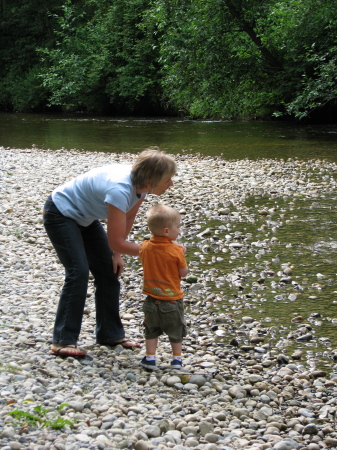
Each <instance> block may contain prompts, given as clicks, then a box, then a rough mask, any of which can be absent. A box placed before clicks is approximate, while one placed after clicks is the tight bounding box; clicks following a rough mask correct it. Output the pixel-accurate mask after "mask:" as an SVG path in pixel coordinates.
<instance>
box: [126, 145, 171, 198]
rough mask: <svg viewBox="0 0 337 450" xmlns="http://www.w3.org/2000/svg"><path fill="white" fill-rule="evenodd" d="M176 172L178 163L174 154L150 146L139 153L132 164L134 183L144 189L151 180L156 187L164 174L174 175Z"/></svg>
mask: <svg viewBox="0 0 337 450" xmlns="http://www.w3.org/2000/svg"><path fill="white" fill-rule="evenodd" d="M176 172H177V164H176V162H175V160H174V158H173V157H172V156H169V155H167V154H166V153H164V152H162V151H161V150H157V149H153V148H148V149H146V150H144V151H142V152H141V153H140V154H139V155H138V157H137V159H136V161H135V163H134V164H133V166H132V169H131V179H132V184H133V185H134V186H137V187H139V188H140V189H143V188H145V187H147V182H148V181H150V182H151V185H152V187H156V186H157V185H158V184H159V183H160V181H161V180H162V179H163V178H164V176H166V175H167V176H168V177H172V176H173V175H174V174H175V173H176Z"/></svg>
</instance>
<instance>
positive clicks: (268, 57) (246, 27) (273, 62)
mask: <svg viewBox="0 0 337 450" xmlns="http://www.w3.org/2000/svg"><path fill="white" fill-rule="evenodd" d="M224 2H225V4H226V5H227V8H228V11H229V12H230V13H231V15H232V16H233V17H234V18H235V19H236V20H237V21H238V22H239V24H240V25H241V27H242V29H243V31H245V32H246V33H247V34H248V36H249V37H250V38H251V40H252V41H253V42H254V44H255V45H256V46H257V47H258V49H259V50H260V52H261V54H262V56H263V58H264V59H265V61H266V62H267V64H268V66H269V67H270V68H271V69H273V70H283V66H282V64H281V63H280V62H279V61H278V60H277V59H276V58H275V57H274V56H273V55H272V53H271V52H270V51H269V50H268V49H267V48H266V47H265V46H264V45H263V43H262V41H261V39H260V38H259V36H257V34H256V33H255V30H254V28H253V26H252V25H250V24H249V23H248V22H247V21H246V20H245V19H244V18H243V15H242V13H241V11H238V10H237V9H236V7H235V6H234V5H233V3H232V2H231V0H224Z"/></svg>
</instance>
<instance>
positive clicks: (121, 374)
mask: <svg viewBox="0 0 337 450" xmlns="http://www.w3.org/2000/svg"><path fill="white" fill-rule="evenodd" d="M0 159H1V165H0V171H1V174H0V177H1V178H0V183H1V220H0V250H1V254H0V271H1V280H0V294H1V296H0V311H1V316H0V343H1V347H0V405H1V410H0V440H1V445H2V446H1V449H2V450H7V449H13V450H14V449H30V450H33V449H34V450H37V449H41V450H42V449H45V450H48V449H58V450H63V449H66V450H78V449H87V448H89V449H118V448H135V449H137V450H147V449H165V448H173V449H176V450H184V449H207V450H217V449H223V450H232V449H254V450H262V449H268V448H271V449H275V450H288V449H307V450H318V449H321V448H337V430H336V423H335V420H336V411H337V405H336V403H337V396H336V394H337V384H336V380H337V375H335V372H334V364H335V363H334V358H335V352H334V349H333V347H331V346H330V347H329V346H327V349H328V353H329V357H330V359H331V367H330V370H329V371H325V370H322V369H320V368H317V367H316V366H315V365H310V364H306V363H305V361H303V360H302V354H303V351H302V350H301V348H295V349H292V351H291V352H287V351H285V350H284V348H285V345H284V344H285V341H290V340H291V342H298V343H301V342H302V343H303V342H309V341H310V340H312V339H315V330H314V327H315V320H317V318H315V317H312V316H310V314H308V315H307V316H305V317H301V316H298V317H293V318H292V323H293V324H295V328H294V330H292V331H291V333H289V335H288V336H287V339H283V340H282V344H283V345H282V346H281V345H279V344H280V342H281V340H280V338H279V336H280V330H279V329H277V328H276V327H268V326H267V323H266V322H262V321H260V320H257V319H256V317H255V318H254V317H251V316H249V315H242V314H240V308H239V307H238V309H236V310H235V309H231V310H230V309H228V310H227V309H226V308H225V307H224V305H226V304H227V303H226V302H227V301H229V302H230V301H232V299H231V298H229V297H228V296H226V292H228V291H233V290H234V291H235V296H234V297H233V298H235V299H236V301H237V304H238V305H239V306H240V303H242V302H243V301H245V302H247V301H249V300H250V299H252V297H254V295H255V294H256V297H257V298H261V295H260V293H262V292H263V289H264V288H265V286H266V285H267V283H272V288H273V292H274V294H275V296H278V295H279V296H281V297H282V296H286V298H289V296H295V298H296V295H298V292H299V291H300V290H301V289H302V286H301V284H300V283H299V282H296V280H294V279H293V278H292V267H291V265H289V264H285V265H283V266H282V265H281V266H280V267H278V268H277V269H275V268H274V267H273V266H272V264H271V263H270V264H269V262H268V261H267V262H266V261H260V259H261V257H262V258H264V259H265V260H268V258H267V257H266V256H265V255H266V254H267V252H268V249H269V248H270V247H272V246H274V245H277V242H278V241H277V237H276V235H275V236H273V235H272V234H270V235H269V236H267V237H266V239H264V240H263V241H261V240H259V241H254V236H253V233H252V232H251V231H250V232H247V233H242V232H238V231H236V228H235V224H236V223H240V221H243V220H245V221H247V222H249V223H251V226H252V229H253V230H254V227H255V226H256V227H257V226H259V227H260V226H261V224H260V223H258V221H257V220H256V217H258V216H260V217H261V216H263V217H266V219H267V220H266V221H265V223H264V224H263V226H264V227H266V230H273V229H274V230H277V228H278V227H280V226H281V222H280V221H281V220H282V217H281V216H280V218H279V219H277V220H276V219H272V218H271V217H272V214H273V212H272V211H271V210H270V209H268V208H264V207H259V208H257V210H256V212H255V214H252V211H251V209H250V208H247V206H246V203H245V202H246V200H247V199H249V198H251V197H253V198H255V197H256V198H258V197H260V198H261V196H263V197H266V198H275V199H276V198H283V199H284V200H285V201H286V202H288V201H289V202H290V201H293V200H294V199H296V198H297V197H300V196H302V197H303V196H305V197H306V198H309V199H312V201H313V202H314V201H318V200H319V199H320V198H321V197H322V196H325V195H328V194H332V193H334V192H335V190H336V186H337V183H336V171H337V166H336V164H334V163H330V162H327V161H320V160H312V161H305V162H304V161H298V160H280V161H276V160H260V161H249V160H242V161H225V160H223V159H221V158H203V157H201V156H198V155H197V156H193V155H178V156H177V160H178V166H179V173H178V174H177V176H176V186H175V188H174V189H172V190H170V191H169V192H168V193H167V194H165V196H164V197H163V198H160V201H163V202H165V203H168V204H170V205H171V206H174V207H177V208H178V209H179V210H180V211H181V214H182V218H183V220H182V224H183V227H184V236H183V239H184V244H185V245H187V247H188V255H189V266H190V274H189V278H187V279H186V280H185V281H184V289H185V292H186V311H187V314H186V316H187V321H188V325H189V335H188V337H187V339H186V341H185V343H184V353H183V357H184V358H183V363H184V370H182V371H172V370H171V369H170V367H169V362H170V348H169V345H168V343H167V340H166V339H165V338H163V339H162V340H161V342H160V346H159V350H158V365H159V370H158V371H156V372H155V373H149V372H147V371H145V370H144V369H142V368H141V367H140V366H139V361H140V359H141V358H142V356H143V352H144V351H143V349H135V350H134V351H132V350H125V349H123V348H122V347H121V346H118V347H116V348H114V349H112V348H109V347H104V346H98V345H97V344H96V343H95V336H94V328H95V306H94V296H93V295H94V288H93V285H92V284H91V285H90V286H89V290H88V301H87V307H86V310H85V316H84V320H83V327H82V333H81V336H80V345H81V346H82V347H83V348H85V349H86V350H87V351H88V356H87V357H86V358H84V359H82V360H77V359H74V358H67V359H62V358H60V357H54V356H51V355H49V342H50V338H51V332H52V326H53V319H54V315H55V311H56V306H57V301H58V296H59V292H60V288H61V286H62V281H63V270H62V267H61V266H60V264H59V263H58V261H57V259H56V256H55V253H54V251H53V249H52V247H51V245H50V242H49V241H48V238H47V237H46V234H45V231H44V228H43V225H42V220H41V213H42V207H43V204H44V201H45V199H46V197H47V195H48V194H49V193H50V191H51V190H52V189H53V188H54V187H55V186H56V185H58V184H60V183H62V182H64V181H65V180H68V179H70V178H71V177H73V176H76V175H77V174H79V173H82V172H84V171H86V170H88V169H90V168H92V167H95V166H99V165H103V164H108V163H109V162H111V161H120V162H124V161H132V155H128V154H121V155H111V154H102V153H86V152H78V151H75V150H73V151H65V150H59V151H54V152H52V151H43V150H38V149H24V150H19V149H9V148H0ZM157 200H158V199H156V198H153V197H152V198H149V200H148V201H147V202H146V204H145V205H144V211H145V209H147V208H148V207H149V205H150V204H151V203H152V202H154V201H157ZM210 221H216V222H217V223H219V224H220V225H219V226H218V227H217V228H216V229H215V228H212V227H209V226H208V223H209V222H210ZM146 234H147V230H146V227H145V221H144V214H139V217H138V219H137V222H136V223H135V226H134V229H133V231H132V233H131V235H132V236H131V238H132V239H135V240H140V239H142V237H144V236H145V235H146ZM252 253H253V256H254V258H256V261H257V262H258V263H259V264H260V265H259V266H255V267H254V268H253V269H252V268H251V267H245V266H244V265H243V266H242V264H239V263H237V257H238V255H245V254H252ZM222 260H230V262H231V269H230V270H226V272H224V271H222V270H221V269H219V268H218V266H217V264H221V261H222ZM247 286H248V287H249V293H248V294H245V298H244V299H243V296H242V295H241V294H240V293H241V292H245V290H246V291H247ZM140 287H141V272H140V268H139V263H138V261H137V259H136V258H129V259H128V267H127V269H126V270H125V273H124V276H123V280H122V299H121V316H122V319H123V322H124V323H125V328H126V332H127V335H128V336H130V337H132V338H134V339H137V340H139V341H140V342H143V336H142V327H141V323H142V312H141V300H142V296H141V290H140ZM290 288H291V290H290ZM247 292H248V291H247ZM252 293H253V294H254V295H252ZM259 296H260V297H259ZM290 300H291V298H290ZM290 334H291V336H290ZM271 337H273V339H271ZM275 337H276V338H275ZM57 427H59V428H57Z"/></svg>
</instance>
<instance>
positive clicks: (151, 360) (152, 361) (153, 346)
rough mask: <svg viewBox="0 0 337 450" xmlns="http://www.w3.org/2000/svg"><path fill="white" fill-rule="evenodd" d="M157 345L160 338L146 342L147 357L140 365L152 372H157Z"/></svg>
mask: <svg viewBox="0 0 337 450" xmlns="http://www.w3.org/2000/svg"><path fill="white" fill-rule="evenodd" d="M157 345H158V338H154V339H146V340H145V347H146V355H145V356H144V358H143V359H142V360H141V361H140V363H139V364H140V365H141V366H143V367H145V368H147V369H150V370H156V368H157V365H156V351H157Z"/></svg>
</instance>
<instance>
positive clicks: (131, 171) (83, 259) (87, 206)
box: [43, 149, 176, 356]
mask: <svg viewBox="0 0 337 450" xmlns="http://www.w3.org/2000/svg"><path fill="white" fill-rule="evenodd" d="M175 173H176V163H175V161H174V159H173V158H172V157H170V156H168V155H166V154H165V153H164V152H161V151H159V150H152V149H147V150H144V151H143V152H142V153H140V154H139V156H138V157H137V159H136V161H135V163H134V164H133V166H132V167H131V166H130V165H123V164H112V165H109V166H104V167H99V168H96V169H93V170H90V171H89V172H87V173H85V174H83V175H80V176H78V177H77V178H75V179H73V180H71V181H69V182H68V183H65V184H63V185H61V186H59V187H57V188H56V189H55V190H54V191H53V192H52V194H51V195H50V196H49V198H48V200H47V201H46V204H45V206H44V211H43V222H44V226H45V229H46V231H47V234H48V236H49V238H50V240H51V242H52V244H53V246H54V248H55V250H56V253H57V255H58V257H59V259H60V261H61V263H62V264H63V265H64V267H65V282H64V286H63V289H62V293H61V296H60V300H59V305H58V309H57V313H56V319H55V324H54V334H53V343H52V346H51V354H54V355H61V356H85V355H86V353H85V352H83V351H82V350H80V349H79V348H77V340H78V337H79V334H80V330H81V324H82V317H83V310H84V305H85V299H86V294H87V288H88V281H89V271H90V272H91V273H92V275H93V276H94V279H95V283H94V285H95V303H96V340H97V342H98V343H99V344H102V345H110V346H115V345H117V344H121V345H122V346H123V347H125V348H132V347H139V346H140V345H139V344H138V343H137V342H134V341H132V340H130V339H126V338H125V332H124V328H123V325H122V322H121V319H120V316H119V292H120V282H119V280H118V278H119V277H120V276H121V274H122V272H123V268H124V261H123V258H122V256H121V254H126V255H131V256H138V253H139V245H138V244H136V243H134V242H130V241H128V240H127V236H128V234H129V232H130V230H131V228H132V225H133V223H134V220H135V217H136V214H137V211H138V209H139V207H140V205H141V204H142V202H143V201H144V199H145V197H146V194H148V193H150V194H155V195H161V194H162V193H164V192H165V191H166V190H167V189H168V188H169V187H170V186H173V181H172V176H173V175H174V174H175ZM99 219H108V220H107V233H106V232H105V231H104V229H103V226H102V224H101V223H100V221H99Z"/></svg>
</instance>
